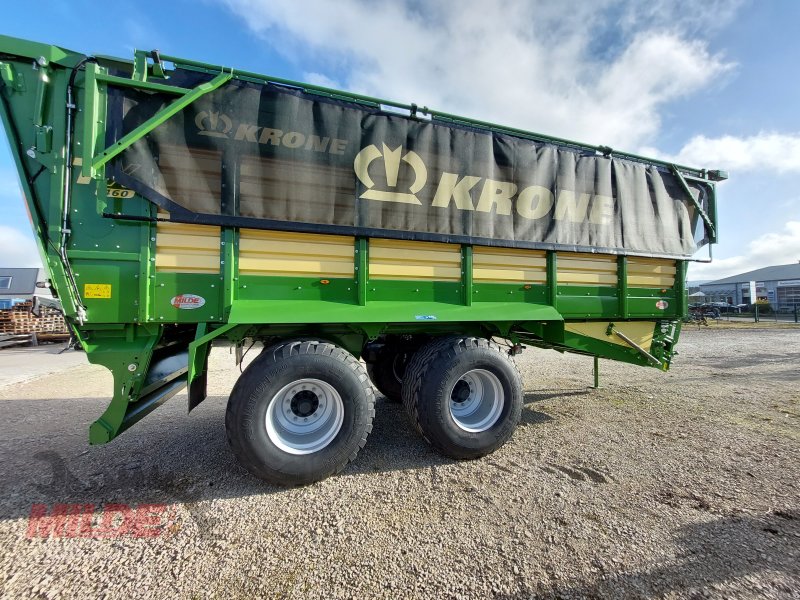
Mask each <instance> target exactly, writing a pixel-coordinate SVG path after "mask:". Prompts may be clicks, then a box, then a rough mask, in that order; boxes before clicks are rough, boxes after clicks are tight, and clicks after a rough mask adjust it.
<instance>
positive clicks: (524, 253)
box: [472, 246, 547, 283]
mask: <svg viewBox="0 0 800 600" xmlns="http://www.w3.org/2000/svg"><path fill="white" fill-rule="evenodd" d="M472 278H473V281H475V282H481V283H546V282H547V253H546V252H545V251H544V250H514V249H511V248H488V247H486V246H475V247H474V248H473V250H472Z"/></svg>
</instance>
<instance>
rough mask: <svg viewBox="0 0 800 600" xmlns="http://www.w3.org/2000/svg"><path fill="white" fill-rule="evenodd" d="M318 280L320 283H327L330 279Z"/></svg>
mask: <svg viewBox="0 0 800 600" xmlns="http://www.w3.org/2000/svg"><path fill="white" fill-rule="evenodd" d="M319 282H320V283H321V284H322V285H328V284H329V283H330V282H331V281H330V279H320V280H319Z"/></svg>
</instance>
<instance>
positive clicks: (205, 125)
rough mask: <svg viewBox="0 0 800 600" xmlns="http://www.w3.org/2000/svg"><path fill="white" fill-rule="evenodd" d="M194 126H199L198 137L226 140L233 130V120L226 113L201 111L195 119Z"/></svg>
mask: <svg viewBox="0 0 800 600" xmlns="http://www.w3.org/2000/svg"><path fill="white" fill-rule="evenodd" d="M194 124H195V125H197V129H198V130H199V131H198V132H197V134H198V135H206V136H208V137H217V138H226V137H228V134H229V133H230V131H231V129H233V122H232V121H231V118H230V117H229V116H228V115H226V114H225V113H221V112H208V111H205V110H201V111H200V112H199V113H197V116H196V117H195V118H194Z"/></svg>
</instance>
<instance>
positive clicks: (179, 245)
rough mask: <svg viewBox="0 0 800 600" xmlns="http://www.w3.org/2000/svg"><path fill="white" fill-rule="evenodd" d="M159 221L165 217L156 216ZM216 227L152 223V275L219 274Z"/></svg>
mask: <svg viewBox="0 0 800 600" xmlns="http://www.w3.org/2000/svg"><path fill="white" fill-rule="evenodd" d="M158 216H159V218H164V217H167V216H169V215H167V214H166V213H159V215H158ZM219 234H220V228H219V227H212V226H210V225H189V224H187V223H170V222H168V221H158V222H157V223H156V272H158V273H219V267H220V263H219V260H220V259H219V252H220V246H219Z"/></svg>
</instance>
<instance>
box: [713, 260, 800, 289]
mask: <svg viewBox="0 0 800 600" xmlns="http://www.w3.org/2000/svg"><path fill="white" fill-rule="evenodd" d="M781 279H800V263H792V264H789V265H776V266H774V267H764V268H763V269H756V270H754V271H747V273H740V274H739V275H731V276H730V277H725V278H724V279H717V280H716V281H709V282H708V283H704V284H703V285H720V284H725V283H746V282H748V281H778V280H781ZM701 287H702V286H701Z"/></svg>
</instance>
